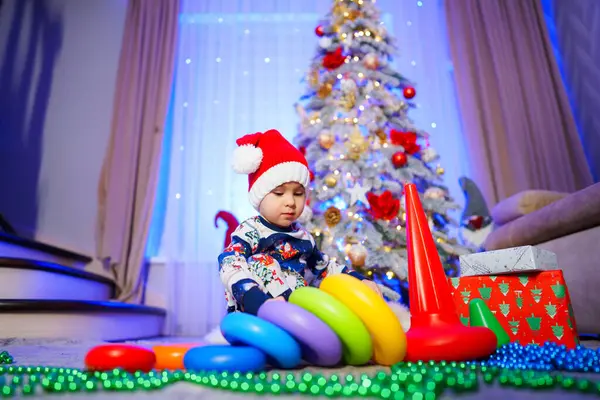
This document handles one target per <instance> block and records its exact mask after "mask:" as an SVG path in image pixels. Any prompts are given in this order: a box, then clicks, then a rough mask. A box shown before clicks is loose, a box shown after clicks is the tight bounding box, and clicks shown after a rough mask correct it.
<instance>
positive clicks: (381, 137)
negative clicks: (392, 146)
mask: <svg viewBox="0 0 600 400" xmlns="http://www.w3.org/2000/svg"><path fill="white" fill-rule="evenodd" d="M375 135H376V136H377V137H378V138H379V141H380V142H381V144H383V143H385V142H387V134H386V133H385V131H384V130H383V129H377V131H375Z"/></svg>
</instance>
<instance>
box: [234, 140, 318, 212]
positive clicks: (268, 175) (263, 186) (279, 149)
mask: <svg viewBox="0 0 600 400" xmlns="http://www.w3.org/2000/svg"><path fill="white" fill-rule="evenodd" d="M236 143H237V145H238V147H237V148H236V149H235V150H234V152H233V169H234V170H235V172H237V173H240V174H248V198H249V200H250V203H251V204H252V206H253V207H254V208H255V209H256V210H258V207H259V205H260V202H261V201H262V199H263V198H264V197H265V196H266V195H267V194H269V193H270V192H271V190H273V189H275V188H276V187H277V186H280V185H282V184H284V183H287V182H298V183H299V184H301V185H302V186H304V187H305V188H308V184H309V183H310V172H309V170H308V163H307V162H306V158H305V157H304V155H303V154H302V153H301V152H300V150H298V149H297V148H296V147H294V145H292V144H291V143H290V142H288V141H287V140H286V139H285V138H284V137H283V136H282V135H281V133H279V132H278V131H276V130H275V129H271V130H268V131H266V132H264V133H261V132H259V133H252V134H249V135H245V136H243V137H241V138H239V139H238V140H237V141H236Z"/></svg>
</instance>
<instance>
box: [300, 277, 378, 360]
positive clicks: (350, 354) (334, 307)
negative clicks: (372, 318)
mask: <svg viewBox="0 0 600 400" xmlns="http://www.w3.org/2000/svg"><path fill="white" fill-rule="evenodd" d="M289 302H290V303H293V304H295V305H297V306H299V307H302V308H304V309H305V310H306V311H308V312H310V313H312V314H313V315H314V316H316V317H317V318H319V319H320V320H321V321H323V322H325V324H327V325H328V326H329V327H330V328H331V329H332V330H333V331H334V332H335V333H336V335H337V336H338V337H339V338H340V341H341V342H342V349H343V359H344V362H345V363H346V364H347V365H364V364H366V363H368V362H369V360H371V357H372V356H373V342H372V341H371V335H369V331H368V330H367V327H366V326H365V324H363V322H362V321H361V320H360V318H358V316H357V315H356V314H354V313H353V312H352V311H351V310H350V309H349V308H348V307H346V306H345V305H344V304H343V303H342V302H340V301H339V300H337V299H336V298H335V297H333V296H331V295H330V294H327V293H325V292H324V291H322V290H319V289H317V288H314V287H301V288H298V289H296V290H294V292H292V295H291V296H290V298H289Z"/></svg>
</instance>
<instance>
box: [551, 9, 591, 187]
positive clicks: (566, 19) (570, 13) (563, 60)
mask: <svg viewBox="0 0 600 400" xmlns="http://www.w3.org/2000/svg"><path fill="white" fill-rule="evenodd" d="M542 4H543V7H544V14H545V17H546V23H547V26H548V32H549V34H550V37H551V39H552V42H553V44H554V46H555V54H556V55H557V60H558V61H559V65H560V69H561V72H562V75H563V80H564V82H565V85H566V87H567V91H568V93H569V99H570V101H571V106H572V108H573V113H574V116H575V119H576V121H577V126H578V128H579V135H580V136H581V140H582V142H583V145H584V151H585V154H586V158H587V161H588V164H589V165H590V169H591V171H592V175H593V176H594V180H595V181H596V182H598V181H600V113H598V109H599V108H600V41H599V40H598V37H599V36H600V2H599V1H597V0H571V1H563V0H542Z"/></svg>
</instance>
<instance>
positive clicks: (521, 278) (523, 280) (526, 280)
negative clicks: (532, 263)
mask: <svg viewBox="0 0 600 400" xmlns="http://www.w3.org/2000/svg"><path fill="white" fill-rule="evenodd" d="M519 282H521V285H523V286H527V284H528V283H529V277H528V276H527V275H519Z"/></svg>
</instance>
